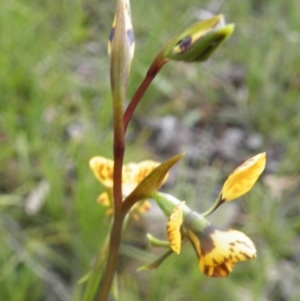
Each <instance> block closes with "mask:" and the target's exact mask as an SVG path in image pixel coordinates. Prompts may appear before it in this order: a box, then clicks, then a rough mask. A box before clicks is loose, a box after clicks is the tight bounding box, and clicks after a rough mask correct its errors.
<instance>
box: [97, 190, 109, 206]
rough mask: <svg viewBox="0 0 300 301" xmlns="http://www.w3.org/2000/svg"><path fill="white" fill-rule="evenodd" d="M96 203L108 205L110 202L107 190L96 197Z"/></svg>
mask: <svg viewBox="0 0 300 301" xmlns="http://www.w3.org/2000/svg"><path fill="white" fill-rule="evenodd" d="M97 203H99V204H101V205H103V206H105V207H109V206H110V205H111V202H110V199H109V195H108V193H107V192H103V193H101V194H100V195H99V196H98V198H97Z"/></svg>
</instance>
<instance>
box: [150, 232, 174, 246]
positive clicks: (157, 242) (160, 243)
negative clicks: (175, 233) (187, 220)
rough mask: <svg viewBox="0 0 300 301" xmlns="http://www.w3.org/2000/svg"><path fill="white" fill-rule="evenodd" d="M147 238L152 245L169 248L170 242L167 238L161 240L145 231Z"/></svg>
mask: <svg viewBox="0 0 300 301" xmlns="http://www.w3.org/2000/svg"><path fill="white" fill-rule="evenodd" d="M147 239H148V241H149V243H150V244H151V246H152V247H163V248H168V249H169V248H170V243H169V241H168V240H162V239H158V238H156V237H154V236H153V235H151V234H150V233H147Z"/></svg>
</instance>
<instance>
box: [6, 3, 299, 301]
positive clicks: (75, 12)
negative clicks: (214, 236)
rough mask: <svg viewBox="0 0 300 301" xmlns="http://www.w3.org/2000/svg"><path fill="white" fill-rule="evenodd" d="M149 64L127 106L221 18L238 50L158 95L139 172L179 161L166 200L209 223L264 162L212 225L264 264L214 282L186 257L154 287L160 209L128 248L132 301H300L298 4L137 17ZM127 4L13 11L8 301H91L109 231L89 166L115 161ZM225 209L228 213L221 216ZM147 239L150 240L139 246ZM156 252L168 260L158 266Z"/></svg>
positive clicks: (148, 99) (172, 7)
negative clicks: (112, 54)
mask: <svg viewBox="0 0 300 301" xmlns="http://www.w3.org/2000/svg"><path fill="white" fill-rule="evenodd" d="M131 6H132V15H133V25H134V28H135V35H136V55H135V59H134V61H133V65H132V73H131V77H130V83H129V89H128V98H130V96H131V95H133V93H134V91H135V89H136V88H137V86H138V84H139V83H140V81H141V80H142V78H143V76H144V74H145V72H146V70H147V68H148V66H149V64H150V62H151V60H152V58H153V57H154V56H155V54H156V52H157V51H158V50H159V49H160V47H161V46H162V45H163V44H164V43H165V42H166V41H168V39H169V38H171V37H172V36H174V35H176V34H177V33H179V32H180V31H181V30H182V29H184V28H186V27H187V26H188V25H190V24H191V23H193V22H195V21H197V20H198V18H199V17H203V16H204V15H205V13H206V12H207V11H210V12H211V13H213V14H216V13H220V12H222V13H224V14H225V16H226V19H227V20H228V21H229V22H233V23H235V24H236V30H235V33H234V34H233V36H232V37H231V38H230V39H229V40H228V41H227V42H226V43H224V45H222V46H221V47H220V49H219V50H218V51H217V52H216V53H215V54H214V55H213V56H212V58H211V59H210V60H209V61H208V62H207V63H205V64H202V65H197V64H196V65H188V64H181V63H172V64H168V65H167V66H166V67H164V69H163V71H162V72H161V74H160V75H159V76H158V77H157V79H156V80H155V81H154V83H153V85H152V86H151V87H150V89H149V91H148V92H147V93H146V95H145V97H144V100H143V101H142V103H141V104H140V106H139V107H138V110H137V113H136V115H135V117H134V120H133V122H132V124H131V127H130V129H129V133H128V136H127V141H128V148H127V152H126V158H127V160H126V161H129V160H132V159H134V160H135V161H138V159H141V160H144V159H146V158H148V157H151V158H153V159H157V160H163V159H166V158H168V157H170V156H171V155H174V154H175V153H176V152H179V151H186V152H187V155H186V158H185V159H184V160H183V161H182V162H181V163H180V164H179V166H178V167H175V168H174V171H173V173H172V175H171V179H170V181H169V184H168V185H167V186H166V187H165V190H167V191H170V192H171V191H172V193H174V194H175V195H176V196H177V197H180V198H182V199H185V200H186V201H187V202H188V204H190V205H191V206H192V207H194V208H195V209H199V210H205V209H207V207H208V205H209V204H211V202H212V201H213V200H214V196H215V194H216V193H217V192H218V189H217V188H218V187H219V186H220V185H221V183H222V180H224V178H225V177H226V175H227V174H228V172H230V171H231V170H232V169H233V168H234V167H235V166H236V165H237V164H238V163H240V162H242V161H243V160H244V159H246V158H248V157H250V156H251V155H253V154H255V153H258V152H261V151H264V150H266V151H267V157H268V166H267V169H266V172H265V174H264V176H263V177H262V180H261V181H260V182H259V183H258V184H257V185H256V186H255V189H253V190H252V192H250V193H249V194H248V195H246V196H245V197H243V200H241V201H240V202H235V203H232V204H228V205H227V204H226V205H223V206H222V207H221V208H220V209H219V210H218V211H217V212H216V214H215V215H213V216H212V218H211V220H212V221H214V222H215V225H217V226H225V227H235V228H238V229H241V230H243V231H245V232H246V233H247V234H248V235H249V236H250V237H251V238H252V239H253V240H254V242H255V243H256V245H257V249H258V258H257V259H256V260H254V261H252V262H247V263H242V264H239V265H237V267H236V268H235V270H234V271H233V273H232V274H231V275H230V276H229V278H227V279H221V280H220V279H209V278H207V277H205V276H203V275H202V274H201V273H200V271H199V269H198V263H197V260H196V256H195V254H194V251H193V250H192V249H191V248H190V247H189V246H185V247H184V249H183V251H182V254H181V255H180V256H175V255H174V256H172V257H171V258H170V259H168V260H167V261H166V262H165V263H164V265H163V266H162V267H161V268H159V269H158V270H157V271H153V272H149V273H136V272H135V269H136V268H137V267H138V266H140V265H142V264H144V263H146V262H149V261H150V260H151V259H153V258H154V254H155V253H156V252H157V251H156V250H151V249H150V248H149V246H147V244H146V241H145V239H144V234H145V233H146V232H148V231H152V232H154V233H155V234H157V235H160V236H161V237H163V235H165V234H164V229H165V228H164V227H165V223H164V221H165V220H164V219H163V217H162V216H161V215H160V214H159V212H157V210H156V209H155V208H154V209H153V210H152V211H151V212H150V213H149V214H147V215H146V216H145V217H144V218H142V219H141V220H140V221H139V222H134V223H133V225H132V228H131V230H130V232H129V233H128V236H127V238H126V242H125V243H124V246H123V248H122V258H121V265H120V272H121V274H120V277H119V279H118V283H119V286H120V296H119V297H117V296H116V298H119V299H120V300H122V301H126V300H131V301H132V300H165V299H166V298H167V299H168V300H172V301H179V300H204V301H205V300H208V301H212V300H220V298H222V300H245V301H247V300H260V301H261V300H278V301H279V300H281V301H282V300H299V298H300V289H299V285H298V283H299V280H300V279H299V275H300V274H299V261H300V257H299V251H300V240H299V232H300V223H299V218H298V216H299V188H298V187H299V177H298V174H299V169H300V156H299V155H298V153H299V151H298V150H299V130H300V116H299V114H300V113H299V112H300V110H299V107H300V102H299V86H300V65H299V44H300V32H299V28H300V19H299V13H300V8H299V4H298V0H290V1H283V0H272V1H270V0H268V1H263V2H262V1H257V0H251V1H237V0H233V1H222V0H219V1H218V0H212V1H202V2H201V3H199V1H195V0H186V1H172V2H170V1H163V2H162V1H158V0H153V1H151V4H149V2H148V1H146V0H141V1H132V3H131ZM114 9H115V3H114V1H96V0H85V1H83V0H82V1H80V0H72V1H66V0H55V1H50V0H45V1H38V0H27V1H26V2H24V1H20V0H19V1H18V0H11V1H5V2H3V4H2V8H1V10H0V31H1V34H0V45H1V47H0V70H1V72H0V91H1V94H0V104H1V110H0V142H1V151H0V242H1V248H0V266H1V268H0V269H1V273H0V299H1V300H14V301H18V300H32V301H35V300H36V301H38V300H63V301H65V300H80V298H81V297H80V296H81V293H82V289H83V287H84V285H77V281H78V280H79V279H80V278H81V277H82V276H84V275H85V274H86V273H88V271H89V269H90V267H91V266H92V264H93V262H94V259H95V256H96V254H97V250H98V249H99V248H100V246H101V245H102V243H103V240H104V237H105V234H106V232H107V230H108V226H109V223H108V219H107V217H106V216H105V208H102V207H101V206H99V205H97V204H96V203H95V199H96V197H97V195H98V194H99V193H100V192H101V190H102V189H103V187H101V186H100V185H99V183H97V181H96V180H95V179H94V177H93V175H92V173H91V172H90V170H89V168H88V164H87V162H88V160H89V158H90V157H92V156H94V155H97V154H101V155H103V156H108V157H111V148H112V130H111V101H110V87H109V77H108V74H109V66H108V58H107V54H106V39H107V36H108V32H109V30H110V26H111V23H112V19H113V14H114ZM223 207H224V208H223ZM136 237H138V238H139V239H136ZM158 252H159V251H158ZM220 296H221V297H220Z"/></svg>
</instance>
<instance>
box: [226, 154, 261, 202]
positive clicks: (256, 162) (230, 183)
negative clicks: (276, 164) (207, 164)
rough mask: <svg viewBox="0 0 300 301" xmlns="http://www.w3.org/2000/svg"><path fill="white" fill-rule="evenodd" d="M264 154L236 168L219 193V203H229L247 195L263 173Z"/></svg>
mask: <svg viewBox="0 0 300 301" xmlns="http://www.w3.org/2000/svg"><path fill="white" fill-rule="evenodd" d="M265 166H266V153H261V154H258V155H256V156H254V157H252V158H250V159H248V160H247V161H245V162H244V163H243V164H241V165H240V166H238V167H237V168H236V169H235V170H234V171H233V172H232V173H231V174H230V175H229V177H228V178H227V180H226V182H225V183H224V185H223V188H222V191H221V193H220V201H222V202H224V201H231V200H234V199H236V198H238V197H240V196H242V195H243V194H245V193H247V192H248V191H249V190H250V189H251V188H252V187H253V185H254V184H255V183H256V181H257V179H258V178H259V176H260V175H261V173H262V172H263V171H264V169H265Z"/></svg>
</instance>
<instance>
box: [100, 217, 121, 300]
mask: <svg viewBox="0 0 300 301" xmlns="http://www.w3.org/2000/svg"><path fill="white" fill-rule="evenodd" d="M123 222H124V216H123V215H121V214H120V216H118V218H116V219H114V222H113V225H112V229H111V232H110V241H109V252H108V258H107V264H106V267H105V271H104V274H103V277H102V281H101V283H100V289H99V294H98V297H97V298H96V299H95V300H97V301H106V300H107V298H108V295H109V292H110V289H111V285H112V282H113V278H114V275H115V271H116V269H117V263H118V255H119V248H120V245H121V238H122V227H123Z"/></svg>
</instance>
